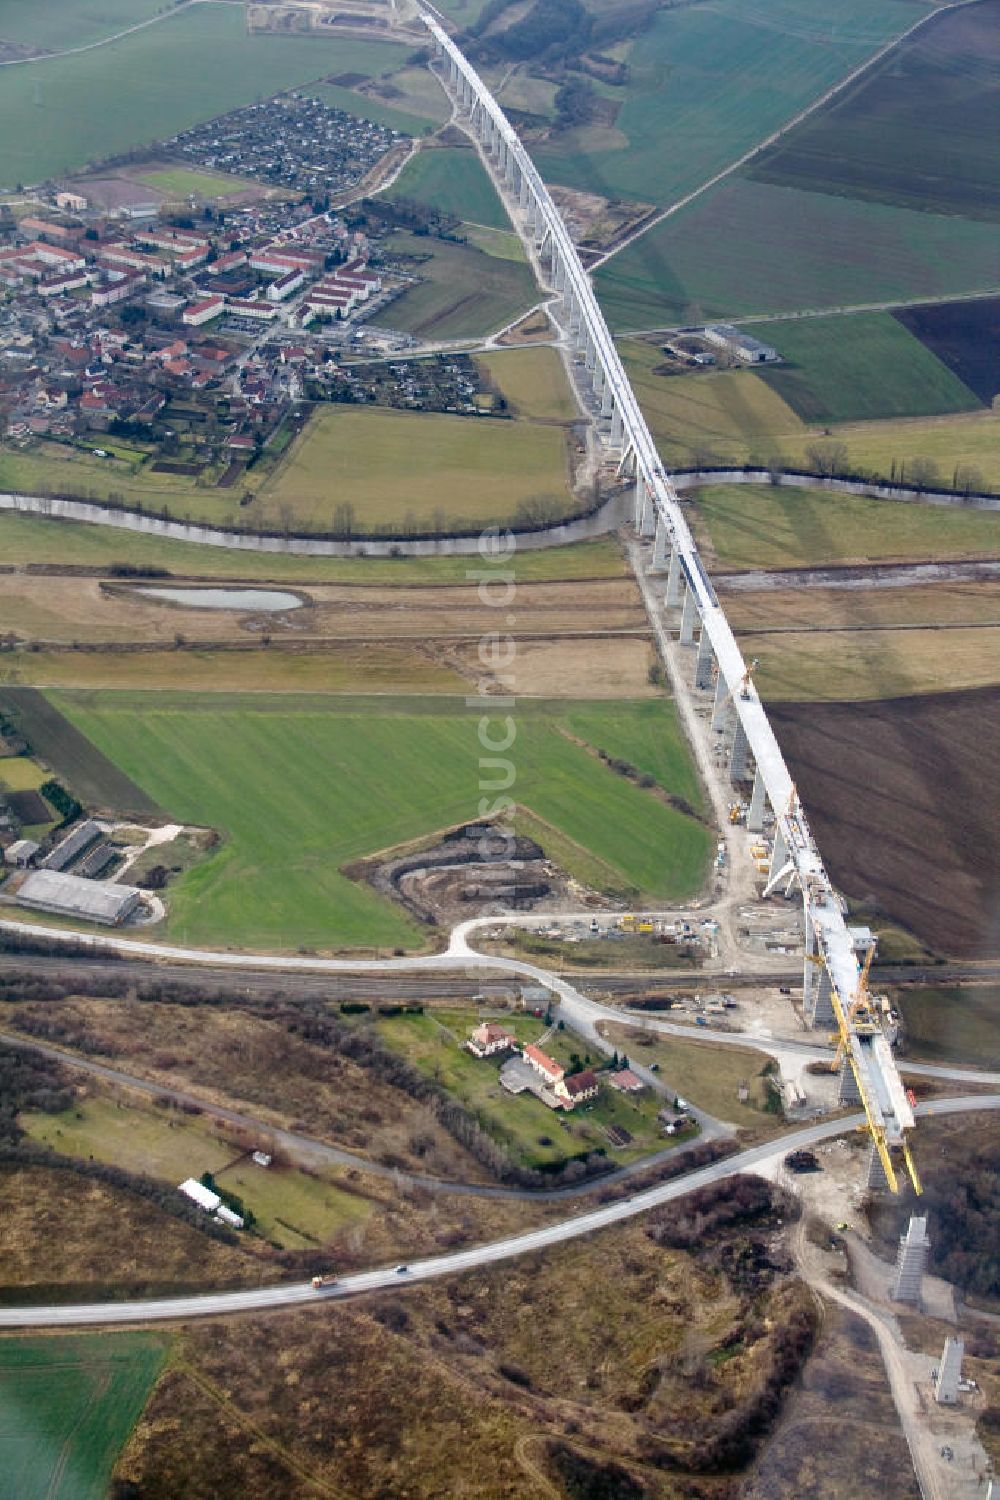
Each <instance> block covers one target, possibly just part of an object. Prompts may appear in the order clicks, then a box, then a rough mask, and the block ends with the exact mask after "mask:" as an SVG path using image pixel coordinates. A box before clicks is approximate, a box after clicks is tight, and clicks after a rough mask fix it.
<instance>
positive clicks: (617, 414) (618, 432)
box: [611, 401, 656, 536]
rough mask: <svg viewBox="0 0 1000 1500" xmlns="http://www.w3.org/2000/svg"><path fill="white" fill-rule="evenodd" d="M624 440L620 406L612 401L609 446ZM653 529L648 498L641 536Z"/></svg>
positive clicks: (651, 503)
mask: <svg viewBox="0 0 1000 1500" xmlns="http://www.w3.org/2000/svg"><path fill="white" fill-rule="evenodd" d="M624 441H625V423H624V422H623V421H622V414H621V408H620V407H619V405H618V403H617V401H616V402H614V403H613V405H612V408H611V446H612V447H613V448H620V447H621V446H622V443H623V442H624ZM655 530H656V512H655V510H654V508H653V502H652V500H650V502H649V507H648V513H647V520H646V524H645V525H644V526H643V528H642V534H643V536H652V535H653V532H654V531H655Z"/></svg>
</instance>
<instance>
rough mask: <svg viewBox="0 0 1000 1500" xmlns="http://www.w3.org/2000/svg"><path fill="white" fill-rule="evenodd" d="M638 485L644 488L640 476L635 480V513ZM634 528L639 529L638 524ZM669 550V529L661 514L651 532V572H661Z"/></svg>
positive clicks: (637, 503)
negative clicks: (654, 528)
mask: <svg viewBox="0 0 1000 1500" xmlns="http://www.w3.org/2000/svg"><path fill="white" fill-rule="evenodd" d="M640 487H641V488H642V489H645V482H644V481H643V480H642V479H641V478H640V479H637V480H636V482H635V509H636V515H638V514H639V490H640ZM635 529H636V531H638V530H639V526H638V524H637V525H636V528H635ZM669 552H670V533H669V531H668V530H667V528H666V525H665V523H664V521H663V518H662V516H657V518H656V530H655V531H654V533H653V561H652V563H651V564H650V568H651V571H652V572H654V573H662V572H663V570H664V568H665V567H666V565H667V558H668V555H669Z"/></svg>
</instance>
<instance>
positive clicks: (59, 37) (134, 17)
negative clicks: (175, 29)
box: [0, 0, 165, 52]
mask: <svg viewBox="0 0 1000 1500" xmlns="http://www.w3.org/2000/svg"><path fill="white" fill-rule="evenodd" d="M164 8H165V7H164V4H163V0H87V3H86V4H84V5H81V4H79V3H78V0H31V3H30V4H29V5H25V4H24V0H0V36H2V37H3V39H4V41H6V42H17V43H19V44H20V45H21V46H25V47H37V48H39V49H40V50H44V51H47V52H48V51H51V52H58V51H60V50H61V49H62V48H64V47H86V46H89V45H90V44H92V43H93V42H99V41H101V40H102V38H104V37H108V36H114V35H115V33H116V32H118V31H124V30H125V28H126V27H127V26H135V25H137V24H138V23H139V22H140V21H148V20H150V18H151V17H153V16H155V15H157V14H158V13H160V12H162V11H163V10H164Z"/></svg>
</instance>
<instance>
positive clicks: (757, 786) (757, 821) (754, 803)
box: [747, 768, 767, 833]
mask: <svg viewBox="0 0 1000 1500" xmlns="http://www.w3.org/2000/svg"><path fill="white" fill-rule="evenodd" d="M766 806H767V790H766V788H765V786H764V778H763V776H762V775H761V774H760V770H759V768H758V770H757V771H756V773H755V775H754V778H753V791H752V792H751V794H750V810H749V812H748V813H747V832H748V833H761V832H762V831H763V828H764V809H765V807H766Z"/></svg>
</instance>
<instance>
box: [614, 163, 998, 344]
mask: <svg viewBox="0 0 1000 1500" xmlns="http://www.w3.org/2000/svg"><path fill="white" fill-rule="evenodd" d="M998 279H1000V264H998V259H997V243H996V227H995V226H994V225H991V224H985V223H975V222H973V221H972V220H970V219H961V218H955V217H946V216H945V215H941V214H930V213H918V212H916V211H914V210H910V209H906V208H893V207H890V206H888V205H886V204H881V203H862V202H857V201H853V200H849V199H846V198H834V197H829V196H827V195H824V194H822V193H806V192H800V191H798V190H797V189H795V188H787V187H772V186H770V185H769V184H767V183H761V182H751V181H749V180H747V179H746V178H742V177H737V178H731V179H730V180H729V181H727V182H725V183H723V184H721V185H720V186H719V187H718V188H714V189H713V190H712V191H711V192H709V193H706V194H705V195H704V196H703V197H702V198H699V199H698V200H697V202H695V203H693V204H691V206H690V207H689V208H686V209H683V210H682V211H681V212H680V213H678V214H677V215H676V216H675V217H673V218H671V219H667V220H666V221H665V222H664V223H662V224H660V225H658V226H657V227H656V228H654V229H651V230H650V231H649V233H648V234H644V235H643V236H642V238H641V239H639V240H637V241H636V243H635V244H634V245H631V246H629V248H628V249H626V250H623V251H622V253H621V254H620V255H616V256H615V257H614V258H613V259H612V260H610V261H609V262H608V264H607V266H606V267H605V268H604V269H602V270H601V271H599V272H598V273H597V276H596V279H595V285H596V287H597V291H598V293H599V296H600V300H601V304H602V306H603V308H604V311H605V315H606V316H607V318H608V320H609V322H610V323H611V325H612V327H614V328H658V327H663V326H677V325H687V324H693V323H700V322H703V321H705V320H706V319H714V318H715V319H717V318H724V317H751V316H753V315H754V314H760V313H772V312H794V311H798V310H802V309H811V308H831V309H837V308H842V307H849V306H852V305H853V304H855V303H872V302H892V301H906V300H909V299H913V300H919V299H920V298H922V297H936V296H942V295H945V294H949V293H953V292H954V293H960V292H969V291H977V290H979V289H989V288H992V287H995V286H996V285H997V282H998Z"/></svg>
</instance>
